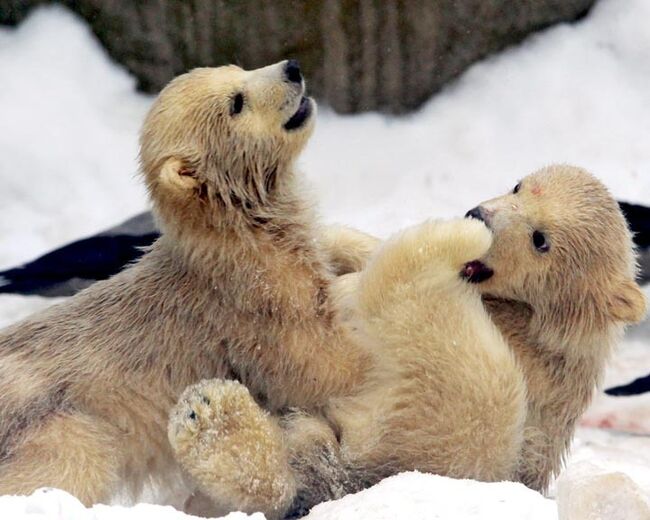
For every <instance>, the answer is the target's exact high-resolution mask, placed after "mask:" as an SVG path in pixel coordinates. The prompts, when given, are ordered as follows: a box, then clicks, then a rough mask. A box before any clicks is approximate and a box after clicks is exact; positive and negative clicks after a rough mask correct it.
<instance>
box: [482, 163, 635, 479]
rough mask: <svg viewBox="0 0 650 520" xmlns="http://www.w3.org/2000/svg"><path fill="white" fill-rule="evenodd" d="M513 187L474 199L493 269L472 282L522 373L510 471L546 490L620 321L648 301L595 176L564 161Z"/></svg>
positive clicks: (616, 215) (613, 208) (622, 230)
mask: <svg viewBox="0 0 650 520" xmlns="http://www.w3.org/2000/svg"><path fill="white" fill-rule="evenodd" d="M513 191H515V190H513ZM516 191H517V193H509V194H507V195H505V196H502V197H499V198H497V199H493V200H490V201H487V202H484V203H483V204H481V208H482V210H483V213H484V217H485V220H486V222H487V224H488V226H489V227H490V228H491V229H492V231H493V233H494V237H495V240H494V246H493V247H492V249H491V250H490V252H489V253H488V255H487V256H486V257H485V259H484V261H485V263H486V264H487V265H489V266H491V267H493V268H494V272H495V274H494V276H493V277H492V278H490V279H489V280H487V281H485V282H483V283H481V284H479V285H478V288H479V290H480V291H481V292H482V293H483V294H484V300H485V305H486V308H487V309H488V311H489V313H490V315H491V317H492V319H493V320H494V322H495V323H496V325H497V326H498V327H499V328H500V330H501V331H502V332H503V334H504V335H505V336H506V338H507V340H508V343H509V344H510V346H511V348H512V349H513V351H514V353H515V356H516V357H517V361H518V362H519V364H520V365H521V367H522V370H523V372H524V375H525V377H526V384H527V391H528V415H527V419H526V431H525V437H526V440H525V443H524V449H523V452H522V457H521V464H520V467H519V470H518V474H517V478H518V480H521V481H522V482H523V483H524V484H526V485H527V486H529V487H532V488H533V489H537V490H540V491H544V490H545V489H546V488H547V486H548V484H549V482H550V479H551V477H552V476H553V475H555V474H557V472H558V471H559V469H560V467H561V464H562V460H563V458H564V456H565V455H566V452H567V449H568V447H569V444H570V442H571V439H572V437H573V432H574V429H575V423H576V421H577V419H578V418H579V417H580V415H581V414H582V412H583V411H584V410H585V408H586V407H587V405H588V404H589V402H590V400H591V398H592V394H593V392H594V390H595V388H596V386H597V384H598V383H599V382H600V380H601V377H602V375H603V370H604V367H605V364H606V362H607V360H608V359H609V357H610V355H611V353H612V351H613V348H614V346H615V345H616V343H617V342H618V340H619V339H620V337H621V335H622V333H623V328H624V325H625V324H626V323H633V322H637V321H639V320H641V319H642V318H643V316H644V314H645V309H646V303H645V299H644V296H643V293H642V292H641V291H640V289H639V287H638V286H637V284H636V283H635V281H634V279H635V273H636V264H635V257H634V251H633V245H632V240H631V236H630V232H629V230H628V228H627V225H626V223H625V220H624V218H623V215H622V214H621V212H620V210H619V208H618V205H617V203H616V201H615V200H614V199H613V197H612V196H611V195H610V194H609V192H608V191H607V189H606V188H605V186H603V185H602V183H600V182H599V181H598V180H597V179H596V178H594V177H593V176H591V175H590V174H589V173H587V172H586V171H584V170H582V169H580V168H576V167H570V166H563V165H561V166H551V167H548V168H545V169H543V170H541V171H539V172H536V173H534V174H533V175H530V176H528V177H526V178H525V179H524V180H523V181H522V182H521V183H520V184H519V187H518V189H517V190H516ZM534 231H541V232H543V234H544V235H545V237H546V241H547V244H548V245H549V249H548V251H547V252H539V251H537V250H536V249H535V247H534V245H533V244H532V233H533V232H534Z"/></svg>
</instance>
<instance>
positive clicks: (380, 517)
mask: <svg viewBox="0 0 650 520" xmlns="http://www.w3.org/2000/svg"><path fill="white" fill-rule="evenodd" d="M487 518H489V519H492V518H494V519H499V520H554V519H556V518H557V512H556V506H555V502H553V501H552V500H549V499H547V498H544V497H543V496H542V495H540V494H539V493H537V492H535V491H532V490H530V489H528V488H527V487H525V486H524V485H523V484H518V483H514V482H494V483H485V482H476V481H474V480H455V479H452V478H448V477H440V476H437V475H429V474H426V473H417V472H409V473H401V474H400V475H396V476H394V477H390V478H387V479H385V480H383V481H382V482H380V483H379V484H377V485H376V486H374V487H372V488H370V489H366V490H364V491H361V492H359V493H357V494H355V495H348V496H346V497H343V498H342V499H340V500H336V501H333V502H326V503H324V504H320V505H318V506H316V507H315V508H314V509H312V511H311V512H310V513H309V515H307V517H306V519H307V520H363V519H368V520H420V519H422V520H432V519H436V520H484V519H487Z"/></svg>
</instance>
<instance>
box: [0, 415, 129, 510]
mask: <svg viewBox="0 0 650 520" xmlns="http://www.w3.org/2000/svg"><path fill="white" fill-rule="evenodd" d="M45 421H46V422H45V423H43V424H40V425H39V424H33V425H26V426H25V427H26V428H32V429H33V431H30V432H26V435H25V437H24V439H22V440H21V441H20V442H19V444H17V445H16V446H15V447H13V448H12V449H10V450H8V451H7V453H4V454H3V457H2V459H0V495H8V494H9V495H18V494H20V495H27V494H31V493H32V492H33V491H34V490H36V489H38V488H40V487H55V488H59V489H63V490H65V491H67V492H69V493H71V494H72V495H74V496H75V497H77V498H78V499H79V500H81V501H82V502H83V503H84V504H86V505H92V504H95V503H98V502H106V501H108V499H110V497H111V495H112V494H113V493H114V492H115V491H116V489H117V486H118V484H119V481H120V469H121V466H122V460H121V459H122V457H121V456H120V454H119V453H118V452H117V450H116V449H115V446H119V445H120V443H119V442H118V441H117V440H116V438H115V436H116V434H117V432H116V431H115V430H114V429H113V427H112V426H111V425H109V424H108V423H105V422H104V421H102V420H101V419H97V418H94V417H91V416H88V415H85V414H82V413H78V412H59V413H56V414H55V415H53V416H52V417H49V418H47V419H45Z"/></svg>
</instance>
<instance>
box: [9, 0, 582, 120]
mask: <svg viewBox="0 0 650 520" xmlns="http://www.w3.org/2000/svg"><path fill="white" fill-rule="evenodd" d="M59 2H60V3H63V4H65V5H67V6H68V7H70V8H71V9H73V10H74V11H76V12H77V13H79V14H81V15H82V16H83V17H84V18H85V19H86V20H87V21H88V23H89V24H90V25H91V27H92V29H93V31H94V32H95V34H96V35H97V37H98V38H99V39H100V41H101V42H102V43H103V45H104V46H105V47H106V49H108V52H109V53H110V55H111V56H112V57H113V58H114V59H115V60H117V61H118V62H120V63H122V64H123V65H124V66H126V68H127V69H128V70H129V71H131V72H132V73H133V74H134V75H135V76H136V77H137V78H138V80H139V85H140V88H141V89H143V90H145V91H147V92H156V91H158V90H159V89H160V88H161V87H162V86H163V85H164V84H165V83H167V82H168V81H169V80H170V79H171V78H172V77H173V76H175V75H177V74H179V73H181V72H184V71H186V70H187V69H190V68H192V67H197V66H202V65H221V64H224V63H228V62H233V63H238V64H240V65H242V66H244V67H246V68H255V67H259V66H261V65H263V64H266V63H271V62H274V61H278V60H281V59H284V58H288V57H292V58H297V59H299V60H300V61H301V63H302V66H303V69H304V71H305V73H306V75H307V77H308V78H310V88H311V90H312V92H314V93H315V94H316V95H317V96H318V97H320V98H321V99H323V100H325V101H326V102H327V103H329V104H330V105H331V106H332V107H333V108H334V109H335V110H337V111H338V112H361V111H365V110H382V111H389V112H404V111H408V110H411V109H414V108H417V107H418V106H420V105H421V104H422V103H423V102H424V101H426V100H427V99H428V98H429V97H430V96H431V94H433V93H435V92H436V91H438V90H439V89H440V88H441V87H442V86H443V85H444V84H445V83H447V82H448V81H449V80H451V79H453V78H454V77H456V76H458V75H459V74H460V73H461V72H462V71H463V70H465V69H466V68H467V67H468V66H469V65H471V64H472V63H473V62H475V61H477V60H479V59H481V58H483V57H485V56H487V55H489V54H491V53H493V52H495V51H498V50H500V49H503V48H504V47H506V46H508V45H510V44H513V43H517V42H519V41H521V40H522V39H523V38H524V37H525V36H526V35H527V34H529V33H530V32H532V31H536V30H539V29H542V28H544V27H547V26H549V25H552V24H554V23H557V22H562V21H572V20H576V19H577V18H580V17H581V16H583V15H584V14H585V13H586V12H587V11H588V10H589V8H590V7H591V6H592V5H593V3H594V2H595V0H518V1H516V2H513V1H510V0H437V1H428V2H427V1H416V0H384V1H379V0H356V1H353V0H312V1H299V0H274V1H272V2H270V1H264V0H246V1H236V0H148V1H143V0H59ZM42 3H47V0H23V1H20V0H0V23H17V22H19V21H20V20H21V19H22V18H24V16H25V15H26V13H27V12H28V11H29V8H31V7H32V6H34V5H38V4H42Z"/></svg>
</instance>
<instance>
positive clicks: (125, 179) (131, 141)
mask: <svg viewBox="0 0 650 520" xmlns="http://www.w3.org/2000/svg"><path fill="white" fill-rule="evenodd" d="M648 20H650V2H649V1H647V0H600V1H599V2H598V3H597V4H596V6H595V8H594V9H593V10H592V12H591V13H590V14H589V16H588V17H587V18H585V19H584V20H582V21H580V22H579V23H576V24H573V25H560V26H557V27H554V28H551V29H548V30H546V31H544V32H542V33H539V34H536V35H534V36H531V37H530V38H528V39H527V40H526V41H525V42H524V43H523V44H521V45H519V46H517V47H515V48H512V49H509V50H506V51H505V52H502V53H500V54H499V55H497V56H494V57H491V58H489V59H487V60H485V61H483V62H481V63H478V64H476V65H474V66H473V67H471V68H470V69H469V70H468V71H467V72H466V73H464V74H463V75H462V76H461V77H460V78H459V79H458V80H457V81H456V82H454V83H453V84H451V85H449V86H448V87H447V88H446V89H445V90H444V91H443V92H441V93H440V94H439V95H437V96H435V97H434V98H433V99H432V100H431V101H430V102H428V103H427V104H426V105H425V106H424V107H423V108H422V109H421V110H419V111H418V112H416V113H414V114H412V115H410V116H407V117H401V118H398V117H390V116H384V115H378V114H364V115H355V116H345V117H344V116H339V115H336V114H334V113H332V112H331V111H330V110H328V109H327V108H326V107H321V108H320V113H319V115H318V125H317V130H316V132H315V135H314V137H313V138H312V140H311V142H310V144H309V146H308V148H307V150H306V152H305V153H304V155H303V157H302V159H301V163H300V164H301V168H302V169H303V170H304V172H305V174H306V176H307V178H308V180H309V182H310V184H311V185H312V187H313V194H314V199H315V200H317V201H318V204H319V207H320V212H321V214H322V216H323V219H324V220H325V221H328V222H341V223H345V224H348V225H351V226H355V227H358V228H360V229H363V230H366V231H369V232H371V233H375V234H377V235H380V236H386V235H388V234H390V233H391V232H393V231H395V230H397V229H399V228H401V227H403V226H406V225H408V224H412V223H415V222H417V221H420V220H423V219H425V218H428V217H431V216H441V217H447V216H453V215H461V214H463V213H464V212H465V211H466V210H467V209H469V208H471V207H473V206H475V205H476V204H477V203H478V202H480V201H481V200H484V199H486V198H489V197H492V196H495V195H497V194H500V193H502V192H504V191H505V190H507V189H509V188H510V187H512V186H514V184H515V183H516V181H517V179H518V178H520V177H522V176H524V175H526V174H527V173H529V172H531V171H533V170H534V169H536V168H539V167H541V166H543V165H546V164H549V163H555V162H570V163H574V164H578V165H581V166H584V167H586V168H588V169H589V170H591V171H592V172H593V173H595V174H596V175H597V176H599V177H600V178H601V179H602V180H603V181H604V182H605V183H606V184H607V185H608V186H609V187H610V189H611V190H612V192H613V193H614V195H615V196H616V197H618V198H619V199H623V200H628V201H632V202H640V203H645V204H650V145H649V143H648V136H650V31H648ZM307 72H308V71H307ZM151 100H152V98H151V97H148V96H145V95H142V94H138V93H136V91H135V81H134V79H133V78H132V77H130V76H129V75H128V74H127V73H126V72H125V71H124V70H123V69H121V68H120V67H119V66H118V65H116V64H115V63H113V62H111V60H110V59H109V58H108V57H107V55H106V53H105V52H104V51H103V49H102V48H101V47H100V46H99V44H98V43H97V41H96V40H95V39H94V37H93V36H92V34H91V32H90V31H89V29H88V28H87V26H86V25H85V24H84V23H83V21H81V20H79V19H78V18H76V17H75V16H74V15H72V14H70V13H69V12H67V11H65V10H63V9H62V8H60V7H46V8H41V9H38V10H36V11H35V12H34V13H33V14H32V15H31V16H30V17H29V18H28V19H27V20H26V21H25V22H24V23H23V24H22V25H21V26H19V27H18V28H16V29H8V28H2V29H0V114H2V117H0V180H1V181H2V190H0V207H2V215H3V218H2V219H0V269H2V268H5V267H9V266H12V265H14V264H18V263H21V262H23V261H25V260H29V259H31V258H33V257H34V256H37V255H39V254H41V253H43V252H45V251H48V250H50V249H52V248H54V247H56V246H59V245H61V244H63V243H65V242H68V241H71V240H74V239H77V238H80V237H83V236H85V235H88V234H92V233H94V232H97V231H99V230H101V229H103V228H106V227H109V226H111V225H114V224H116V223H117V222H120V221H122V220H124V219H126V218H128V217H129V216H131V215H132V214H134V213H136V212H138V211H141V210H143V209H145V208H146V206H147V202H146V196H145V192H144V189H143V187H142V185H141V183H140V181H139V179H138V177H137V150H138V149H137V132H138V128H139V126H140V124H141V122H142V119H143V117H144V114H145V113H146V110H147V108H148V106H149V105H150V103H151ZM51 303H52V301H51V300H44V299H40V298H23V297H19V296H2V297H0V326H2V325H6V324H8V323H11V322H13V321H15V320H17V319H19V318H21V317H23V316H26V315H27V314H29V313H31V312H33V311H34V310H37V309H39V308H42V307H45V306H46V305H49V304H51ZM648 338H650V324H649V323H648V322H646V324H644V325H642V326H640V327H637V328H636V329H634V330H633V331H632V332H631V333H630V334H629V335H628V337H627V338H626V340H625V342H624V345H623V348H622V349H621V351H620V353H619V355H618V356H617V357H616V358H615V359H614V361H613V364H612V369H611V370H610V372H609V373H608V374H607V382H608V383H612V384H614V383H619V382H624V381H626V380H630V379H632V378H634V377H636V376H638V375H641V374H645V373H647V372H650V351H649V345H648V343H649V340H648ZM648 410H650V394H648V395H646V396H639V397H635V398H630V399H620V398H619V399H615V398H607V397H604V396H599V397H598V399H597V400H596V402H595V404H594V406H593V407H592V409H591V410H590V411H589V412H588V413H587V415H586V416H585V418H584V421H583V423H584V424H586V425H589V426H606V427H609V428H615V429H623V430H627V431H630V432H632V433H634V434H635V435H620V434H611V433H607V432H604V431H602V430H594V429H582V430H580V431H579V433H578V436H577V440H576V445H575V448H574V454H573V458H574V459H575V460H576V463H578V462H581V461H584V460H589V461H594V460H597V461H598V463H599V464H601V466H603V467H617V468H619V469H621V468H622V469H621V471H623V472H624V473H625V474H626V475H629V476H630V478H632V479H634V482H636V483H638V484H639V485H643V486H645V485H646V483H647V482H648V475H650V461H648V460H647V458H644V457H642V456H640V454H641V453H645V454H647V453H650V441H649V440H648V437H647V433H648V432H650V416H649V415H648ZM617 471H618V470H617ZM57 508H58V509H57ZM138 508H139V509H128V510H127V509H111V508H108V507H106V506H97V507H95V508H93V509H92V510H86V509H83V508H82V507H81V505H80V504H78V503H77V502H75V499H73V498H72V497H70V496H68V495H65V494H63V493H61V492H57V491H50V492H47V493H44V492H39V493H38V494H36V495H34V496H33V497H30V498H19V497H0V517H2V518H30V519H40V518H48V519H50V518H57V519H58V518H75V519H76V518H79V519H84V520H85V519H91V518H92V519H95V518H97V519H111V518H149V517H150V518H170V519H171V518H175V519H176V518H178V519H180V518H185V517H183V516H181V514H180V513H175V512H174V511H172V510H171V509H169V508H167V509H164V508H162V507H160V506H146V505H141V506H138ZM21 515H23V516H21ZM29 515H31V516H29ZM382 515H384V516H382ZM436 515H438V516H436ZM463 515H465V516H463ZM471 515H474V516H471ZM508 515H510V516H508ZM526 515H528V516H526ZM230 518H231V520H234V519H235V518H245V515H241V516H236V515H235V516H232V517H230ZM257 518H259V516H258V517H257ZM309 518H310V519H311V520H314V519H330V518H331V519H337V520H338V519H342V518H354V519H363V518H372V519H379V518H404V519H407V518H408V519H409V520H410V519H414V518H441V519H442V518H454V519H464V518H501V519H507V518H518V519H528V518H530V519H540V520H541V519H545V520H546V519H549V520H550V519H554V518H556V513H555V508H554V507H553V503H552V502H550V501H549V500H546V499H544V498H543V497H541V496H540V495H538V494H535V493H533V492H531V491H528V490H526V489H525V488H523V487H522V486H519V485H516V484H507V483H505V484H478V483H474V482H468V481H462V482H461V481H453V480H450V479H444V478H442V477H434V476H427V475H419V474H404V475H400V476H398V477H395V478H391V479H389V480H388V481H385V482H383V483H381V484H379V485H378V486H377V487H375V488H373V489H370V490H367V491H364V492H362V493H360V494H358V495H354V496H350V497H346V498H344V499H342V500H341V501H338V502H333V503H329V504H324V505H322V506H319V507H318V508H316V509H315V510H314V511H313V512H312V513H311V515H310V517H309Z"/></svg>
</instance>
